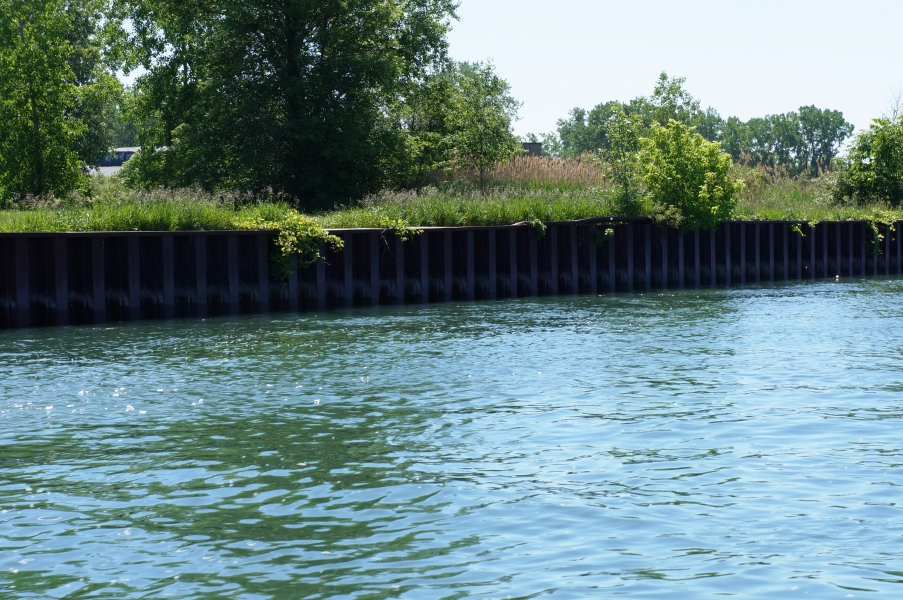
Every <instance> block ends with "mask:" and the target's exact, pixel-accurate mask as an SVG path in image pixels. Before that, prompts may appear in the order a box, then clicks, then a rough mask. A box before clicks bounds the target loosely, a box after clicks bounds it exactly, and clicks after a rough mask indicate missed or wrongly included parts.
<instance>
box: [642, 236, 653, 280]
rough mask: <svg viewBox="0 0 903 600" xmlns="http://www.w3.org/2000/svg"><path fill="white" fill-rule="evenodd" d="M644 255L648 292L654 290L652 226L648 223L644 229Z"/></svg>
mask: <svg viewBox="0 0 903 600" xmlns="http://www.w3.org/2000/svg"><path fill="white" fill-rule="evenodd" d="M643 237H644V238H645V239H644V242H645V243H644V244H643V254H645V256H644V258H645V259H646V290H647V291H648V290H649V289H651V288H652V225H651V224H649V223H646V226H645V227H644V228H643Z"/></svg>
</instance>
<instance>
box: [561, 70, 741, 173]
mask: <svg viewBox="0 0 903 600" xmlns="http://www.w3.org/2000/svg"><path fill="white" fill-rule="evenodd" d="M685 82H686V79H685V78H683V77H668V74H667V73H665V72H662V73H661V74H660V75H659V77H658V80H657V81H656V84H655V88H654V89H653V91H652V95H651V96H649V97H646V96H638V97H637V98H634V99H633V100H631V101H630V102H628V103H626V104H625V103H622V102H618V101H610V102H604V103H601V104H597V105H596V106H595V107H593V109H592V110H590V111H589V112H587V111H586V110H585V109H582V108H579V107H578V108H574V109H572V110H571V112H570V114H569V115H568V118H567V119H560V120H559V121H558V137H559V139H560V140H561V149H562V155H563V156H565V157H575V156H580V155H581V154H587V153H592V152H600V151H604V150H607V149H609V148H610V144H611V141H610V132H609V130H608V128H609V127H610V126H611V125H612V124H614V123H618V122H619V121H618V119H617V118H613V117H616V115H618V114H619V113H621V114H623V115H624V116H625V117H627V118H629V119H630V121H631V123H632V124H633V127H635V128H636V129H637V131H638V133H639V134H640V135H646V134H648V132H649V131H650V128H651V127H652V124H653V123H658V124H660V125H667V124H668V122H669V121H671V120H675V121H678V122H680V123H685V124H687V125H690V126H693V127H696V130H697V132H698V133H700V134H701V135H702V136H703V137H705V138H706V139H707V140H710V141H716V140H720V139H721V131H722V129H723V128H724V120H723V119H722V118H721V116H720V115H719V114H718V112H717V111H716V110H715V109H714V108H711V107H709V108H707V109H706V110H702V109H701V108H700V102H699V100H697V99H695V98H694V97H693V96H692V95H691V94H690V93H689V92H688V91H687V90H685V89H684V83H685Z"/></svg>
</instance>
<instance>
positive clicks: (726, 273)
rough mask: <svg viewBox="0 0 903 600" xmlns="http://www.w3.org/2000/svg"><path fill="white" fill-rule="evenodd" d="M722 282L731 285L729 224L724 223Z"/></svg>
mask: <svg viewBox="0 0 903 600" xmlns="http://www.w3.org/2000/svg"><path fill="white" fill-rule="evenodd" d="M724 282H725V284H726V285H727V287H731V224H730V223H725V224H724Z"/></svg>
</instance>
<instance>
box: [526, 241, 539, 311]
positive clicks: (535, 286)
mask: <svg viewBox="0 0 903 600" xmlns="http://www.w3.org/2000/svg"><path fill="white" fill-rule="evenodd" d="M527 238H528V239H529V244H530V295H531V296H538V295H539V265H538V264H537V260H538V259H539V249H538V247H537V246H538V243H537V241H536V236H535V235H533V232H532V231H527Z"/></svg>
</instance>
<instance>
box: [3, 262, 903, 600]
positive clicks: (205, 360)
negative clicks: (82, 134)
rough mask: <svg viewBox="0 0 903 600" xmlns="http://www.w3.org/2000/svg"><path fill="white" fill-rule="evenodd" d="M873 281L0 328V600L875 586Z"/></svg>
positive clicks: (896, 434) (883, 371)
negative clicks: (115, 323)
mask: <svg viewBox="0 0 903 600" xmlns="http://www.w3.org/2000/svg"><path fill="white" fill-rule="evenodd" d="M901 292H903V280H899V279H894V280H890V281H888V280H872V281H858V280H857V281H842V282H839V283H833V282H832V283H824V284H793V285H780V286H775V287H763V288H757V289H744V290H704V291H698V290H687V291H684V292H671V293H663V294H650V295H633V296H627V295H619V296H584V297H562V298H549V299H539V300H536V299H526V300H517V301H500V302H484V303H474V304H461V305H458V304H445V305H430V306H423V307H421V306H416V307H415V306H409V307H394V308H392V307H388V308H387V307H382V308H374V309H355V310H349V311H337V312H329V313H326V314H321V315H315V314H304V315H275V316H259V317H249V318H241V319H234V320H230V319H225V318H223V319H212V320H207V321H196V320H183V321H174V322H166V323H163V322H160V323H153V322H152V323H141V324H123V325H111V326H108V327H71V328H61V329H32V330H24V331H7V332H2V333H0V365H2V366H0V394H2V398H0V597H3V598H6V597H9V598H63V597H67V598H157V597H172V598H248V599H251V598H334V597H343V598H344V597H348V598H396V597H397V598H416V599H420V598H463V597H478V598H505V597H516V598H521V597H549V598H609V597H618V596H622V595H623V596H628V597H631V598H633V597H636V598H645V597H660V596H667V597H669V598H672V597H678V598H680V597H685V598H698V597H708V596H712V595H716V594H723V595H737V596H740V597H744V598H748V597H763V598H764V597H768V598H792V597H800V598H847V597H857V598H862V597H872V596H875V594H874V593H870V592H879V593H881V595H882V596H884V597H891V598H893V597H900V595H903V585H901V583H903V559H901V558H900V548H901V547H903V546H901V542H903V539H901V538H903V511H901V503H903V493H901V492H903V490H901V485H903V471H901V463H903V394H901V392H903V352H901V350H903V293H901Z"/></svg>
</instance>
